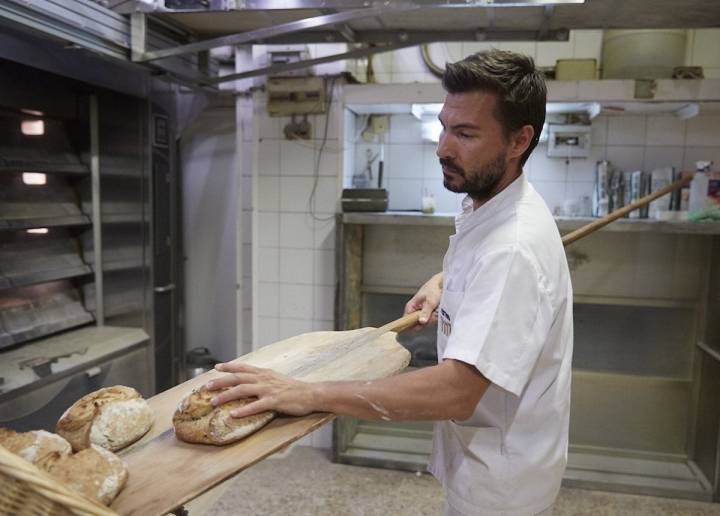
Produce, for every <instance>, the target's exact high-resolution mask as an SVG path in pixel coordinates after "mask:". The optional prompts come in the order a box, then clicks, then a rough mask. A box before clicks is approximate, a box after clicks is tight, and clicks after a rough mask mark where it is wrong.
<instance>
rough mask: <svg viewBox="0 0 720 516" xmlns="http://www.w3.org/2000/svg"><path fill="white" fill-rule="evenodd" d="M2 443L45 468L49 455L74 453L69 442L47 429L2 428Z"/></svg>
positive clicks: (0, 436) (27, 459) (59, 455)
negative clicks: (15, 429)
mask: <svg viewBox="0 0 720 516" xmlns="http://www.w3.org/2000/svg"><path fill="white" fill-rule="evenodd" d="M0 444H1V445H3V446H4V447H5V448H7V449H8V450H9V451H11V452H13V453H14V454H15V455H19V456H20V457H22V458H23V459H25V460H26V461H28V462H32V463H33V464H36V465H38V466H40V467H43V468H44V465H45V462H46V461H47V460H48V457H51V456H57V457H64V456H67V455H70V454H71V453H72V447H71V446H70V443H69V442H67V441H66V440H65V439H63V438H62V437H60V436H59V435H57V434H53V433H51V432H47V431H45V430H32V431H30V432H16V431H14V430H10V429H9V428H0Z"/></svg>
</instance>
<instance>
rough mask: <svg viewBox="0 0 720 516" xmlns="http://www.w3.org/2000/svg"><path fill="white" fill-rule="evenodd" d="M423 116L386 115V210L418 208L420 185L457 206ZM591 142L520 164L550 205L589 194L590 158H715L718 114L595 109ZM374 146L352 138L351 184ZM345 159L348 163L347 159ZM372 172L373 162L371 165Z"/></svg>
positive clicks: (542, 152)
mask: <svg viewBox="0 0 720 516" xmlns="http://www.w3.org/2000/svg"><path fill="white" fill-rule="evenodd" d="M420 128H421V123H420V121H419V120H418V119H416V118H415V117H413V116H412V115H409V114H407V115H404V114H402V115H392V116H391V118H390V132H389V134H388V135H387V136H386V138H387V140H386V143H385V151H384V155H385V161H386V162H385V166H384V176H385V182H384V183H385V184H384V186H385V187H386V188H387V189H388V191H389V197H390V202H389V209H390V210H419V209H420V208H421V197H422V195H423V193H424V192H428V193H432V194H433V195H434V196H435V199H436V203H437V211H438V212H455V211H457V210H458V209H459V206H460V200H461V198H462V195H458V194H453V193H451V192H448V191H447V190H446V189H445V188H444V187H443V184H442V173H441V170H440V166H439V164H438V159H437V156H436V155H435V144H433V143H425V142H422V140H421V134H420V130H421V129H420ZM591 140H592V148H591V154H590V156H589V157H588V158H572V159H564V158H551V157H548V156H547V145H546V144H545V143H541V144H540V145H539V146H538V147H537V148H536V149H535V151H534V152H533V154H532V155H531V156H530V159H529V160H528V162H527V163H526V164H525V168H524V171H525V174H527V177H528V180H529V181H530V182H531V183H532V184H533V185H534V186H535V188H536V189H537V190H538V192H540V194H541V195H542V196H543V198H544V199H545V201H546V202H547V203H548V206H549V207H550V209H551V210H553V211H555V210H556V209H558V208H559V207H560V206H562V204H563V201H564V200H565V199H580V198H581V197H582V196H584V195H591V194H592V189H593V183H594V178H595V164H596V163H597V161H599V160H609V161H611V162H612V163H613V164H614V165H615V166H617V167H619V168H620V169H622V170H624V171H625V172H631V171H634V170H645V171H651V170H653V169H654V168H658V167H667V166H672V167H675V168H676V169H678V170H694V163H695V161H697V160H701V159H703V160H705V159H709V160H712V161H714V162H715V164H716V167H717V166H718V165H719V164H720V114H718V113H717V112H709V113H708V114H702V113H701V114H700V115H699V116H697V117H694V118H691V119H689V120H687V121H683V120H680V119H679V118H677V117H676V116H675V115H673V114H662V115H660V114H658V115H629V114H620V115H600V116H598V117H597V118H595V119H594V120H593V121H592V136H591ZM368 150H369V151H370V152H371V153H372V155H374V154H375V153H378V152H379V151H380V144H379V143H372V144H368V143H365V142H363V141H362V140H360V141H359V142H355V143H354V163H353V167H354V169H353V171H351V172H349V171H347V170H346V171H345V183H346V185H349V184H350V182H351V180H352V179H351V176H352V174H353V173H358V172H361V171H362V170H363V169H364V168H365V163H366V152H367V151H368ZM348 165H349V163H346V166H348ZM373 171H374V172H376V171H377V161H376V162H375V163H374V164H373Z"/></svg>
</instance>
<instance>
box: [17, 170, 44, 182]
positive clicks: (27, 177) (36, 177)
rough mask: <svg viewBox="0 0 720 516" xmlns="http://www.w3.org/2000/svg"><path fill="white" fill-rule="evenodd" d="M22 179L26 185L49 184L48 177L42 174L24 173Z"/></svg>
mask: <svg viewBox="0 0 720 516" xmlns="http://www.w3.org/2000/svg"><path fill="white" fill-rule="evenodd" d="M22 179H23V183H25V184H26V185H44V184H46V183H47V175H46V174H42V173H40V172H23V175H22Z"/></svg>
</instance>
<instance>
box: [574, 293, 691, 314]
mask: <svg viewBox="0 0 720 516" xmlns="http://www.w3.org/2000/svg"><path fill="white" fill-rule="evenodd" d="M573 302H574V303H575V304H581V305H610V306H635V307H642V308H682V309H690V310H692V309H694V308H696V307H697V301H695V300H692V299H687V300H686V299H653V298H640V297H637V298H635V297H617V296H612V297H611V296H587V295H578V294H576V295H574V296H573Z"/></svg>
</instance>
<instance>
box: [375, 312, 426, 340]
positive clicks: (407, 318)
mask: <svg viewBox="0 0 720 516" xmlns="http://www.w3.org/2000/svg"><path fill="white" fill-rule="evenodd" d="M419 318H420V310H418V311H417V312H411V313H409V314H406V315H403V316H402V317H401V318H400V319H395V320H394V321H391V322H389V323H387V324H386V325H385V326H381V327H380V328H378V329H377V333H378V334H383V333H386V332H388V331H396V332H398V333H399V332H401V331H403V330H407V329H408V328H412V327H413V326H415V325H416V324H417V322H418V319H419Z"/></svg>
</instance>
